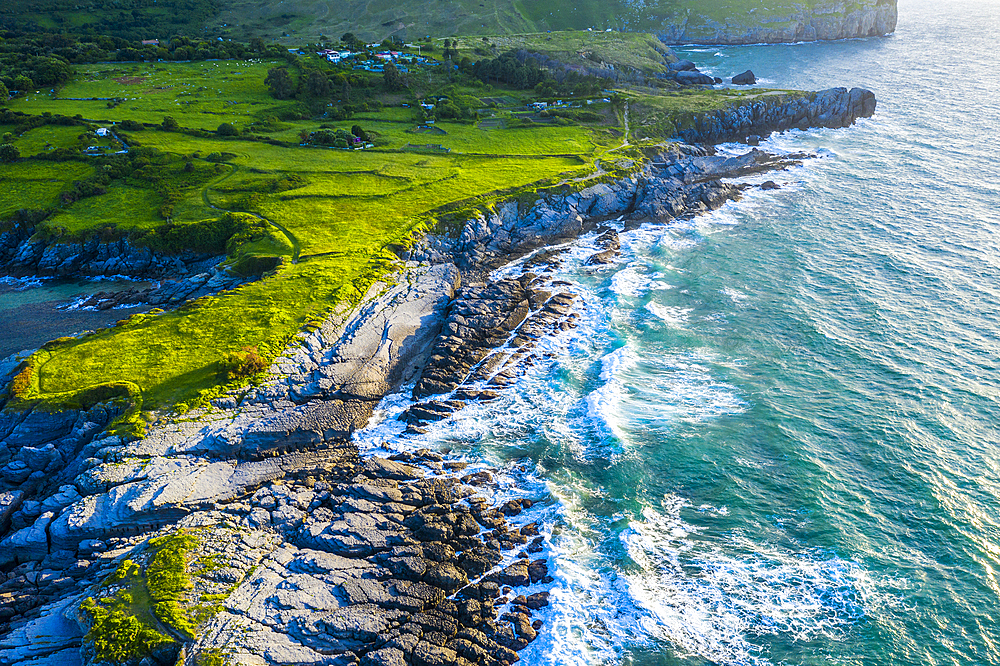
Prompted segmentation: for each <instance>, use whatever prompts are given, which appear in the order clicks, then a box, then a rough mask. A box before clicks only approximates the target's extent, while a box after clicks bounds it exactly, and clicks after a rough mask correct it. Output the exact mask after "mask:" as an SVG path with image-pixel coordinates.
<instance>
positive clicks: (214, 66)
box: [8, 60, 290, 130]
mask: <svg viewBox="0 0 1000 666" xmlns="http://www.w3.org/2000/svg"><path fill="white" fill-rule="evenodd" d="M275 64H278V63H274V62H269V61H268V62H263V61H254V62H241V61H236V60H221V61H216V62H192V63H121V64H118V63H114V64H96V65H79V66H78V67H77V75H76V77H74V79H73V80H72V81H70V82H69V83H68V84H67V85H66V86H64V87H63V88H62V89H60V90H58V91H56V92H51V91H50V90H40V91H37V92H32V93H30V94H28V95H26V96H24V97H19V98H17V99H14V100H12V101H11V102H10V103H9V104H8V106H9V108H11V109H13V110H15V111H25V112H28V113H42V112H45V111H49V112H51V113H59V114H62V115H66V116H75V115H76V114H80V115H82V116H83V117H84V118H87V119H88V120H98V121H105V120H108V121H110V120H115V119H122V118H129V119H131V120H135V121H138V122H143V123H161V122H163V118H164V117H165V116H172V117H173V118H175V119H176V120H177V122H178V123H179V124H180V125H181V126H182V127H189V128H192V129H204V130H214V129H216V128H217V127H218V126H219V125H220V124H221V123H224V122H228V123H232V124H234V125H237V126H243V125H245V124H248V123H250V122H252V121H253V120H254V119H255V115H256V114H259V113H260V112H262V111H264V110H266V109H272V108H281V107H285V106H289V105H290V103H289V102H279V101H277V100H275V99H274V98H272V97H271V96H270V95H269V94H268V91H267V86H265V85H264V78H265V77H266V76H267V70H268V69H270V68H271V67H274V66H275ZM109 100H122V101H121V102H120V103H118V104H117V106H114V107H112V106H111V105H110V103H109ZM112 103H113V102H112Z"/></svg>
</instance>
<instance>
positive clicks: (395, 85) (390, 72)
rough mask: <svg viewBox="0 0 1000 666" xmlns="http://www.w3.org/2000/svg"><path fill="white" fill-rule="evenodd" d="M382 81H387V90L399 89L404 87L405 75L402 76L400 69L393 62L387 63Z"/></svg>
mask: <svg viewBox="0 0 1000 666" xmlns="http://www.w3.org/2000/svg"><path fill="white" fill-rule="evenodd" d="M382 81H383V82H384V83H385V87H386V90H399V89H400V88H402V87H403V77H402V76H400V74H399V70H398V69H396V66H395V65H394V64H392V63H391V62H387V63H385V69H384V70H383V72H382Z"/></svg>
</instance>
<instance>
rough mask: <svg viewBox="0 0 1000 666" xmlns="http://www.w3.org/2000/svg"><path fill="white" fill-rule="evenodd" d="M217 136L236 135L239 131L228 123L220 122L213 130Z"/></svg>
mask: <svg viewBox="0 0 1000 666" xmlns="http://www.w3.org/2000/svg"><path fill="white" fill-rule="evenodd" d="M215 133H216V134H218V135H219V136H236V135H237V134H239V132H238V131H237V130H236V128H235V127H233V126H232V125H231V124H229V123H222V124H221V125H219V129H217V130H216V131H215Z"/></svg>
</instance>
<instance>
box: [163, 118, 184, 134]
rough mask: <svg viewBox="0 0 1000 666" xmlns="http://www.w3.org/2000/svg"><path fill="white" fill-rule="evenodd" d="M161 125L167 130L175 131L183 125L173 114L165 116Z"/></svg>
mask: <svg viewBox="0 0 1000 666" xmlns="http://www.w3.org/2000/svg"><path fill="white" fill-rule="evenodd" d="M161 127H162V128H163V129H164V130H166V131H167V132H174V131H176V130H178V129H180V127H181V126H180V125H178V124H177V121H176V120H174V117H173V116H165V117H164V118H163V124H162V125H161Z"/></svg>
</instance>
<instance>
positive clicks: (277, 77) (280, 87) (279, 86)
mask: <svg viewBox="0 0 1000 666" xmlns="http://www.w3.org/2000/svg"><path fill="white" fill-rule="evenodd" d="M264 83H265V84H267V87H268V89H269V90H270V91H271V97H274V98H275V99H291V98H292V97H294V96H295V82H294V81H292V76H291V75H290V74H289V73H288V70H287V69H285V68H284V67H274V68H272V69H269V70H267V78H266V79H264Z"/></svg>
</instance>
